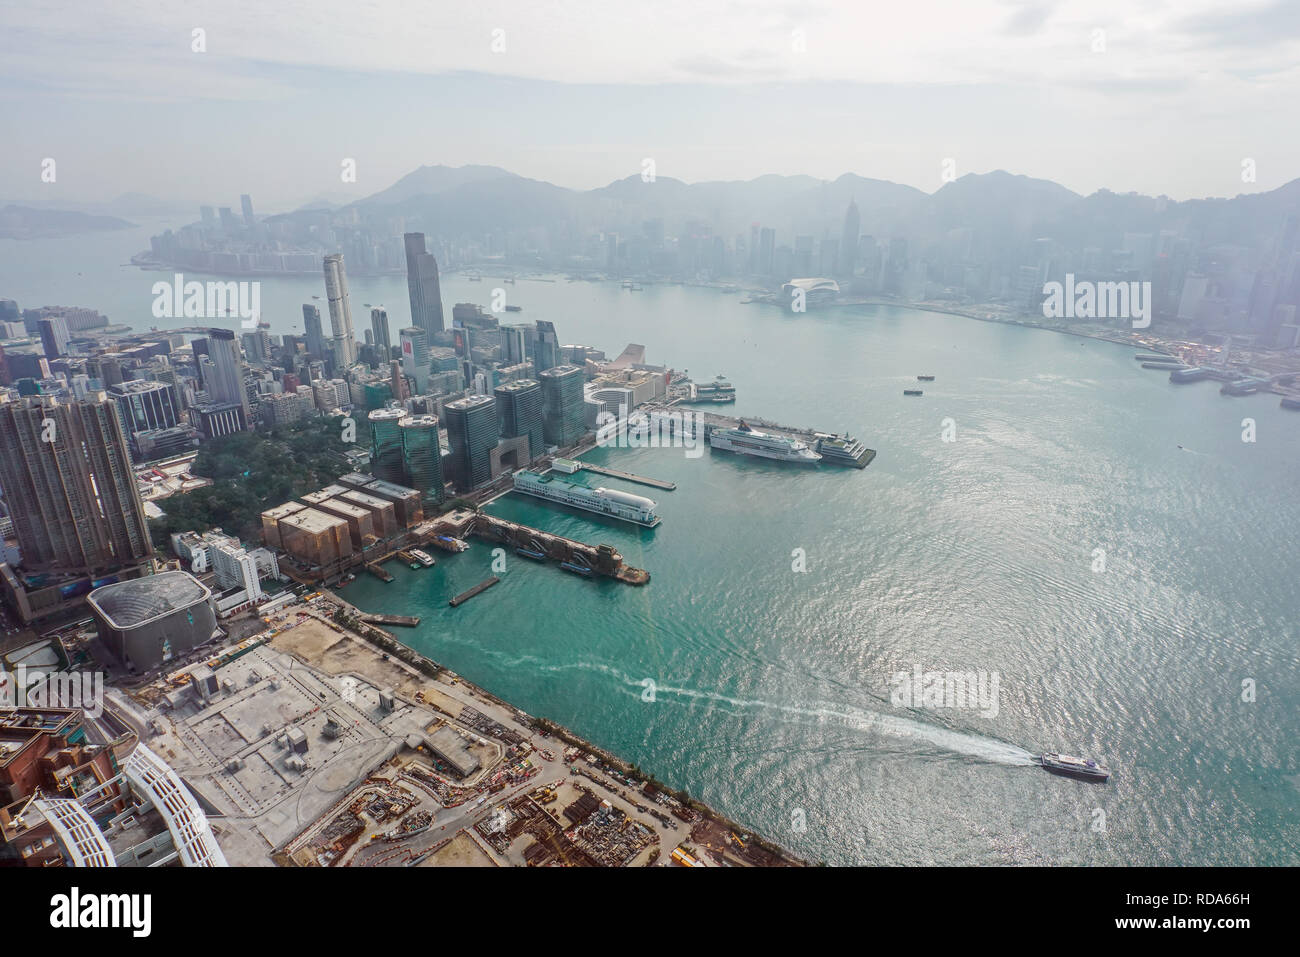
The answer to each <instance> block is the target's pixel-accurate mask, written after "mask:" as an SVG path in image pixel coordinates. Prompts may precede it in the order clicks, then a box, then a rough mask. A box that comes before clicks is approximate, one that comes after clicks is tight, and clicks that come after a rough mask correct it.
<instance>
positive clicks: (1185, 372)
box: [1169, 367, 1211, 383]
mask: <svg viewBox="0 0 1300 957" xmlns="http://www.w3.org/2000/svg"><path fill="white" fill-rule="evenodd" d="M1210 374H1211V370H1210V369H1202V368H1199V367H1198V368H1190V369H1174V370H1172V371H1171V372H1170V373H1169V381H1170V382H1177V383H1184V382H1200V381H1201V380H1202V379H1208V378H1210Z"/></svg>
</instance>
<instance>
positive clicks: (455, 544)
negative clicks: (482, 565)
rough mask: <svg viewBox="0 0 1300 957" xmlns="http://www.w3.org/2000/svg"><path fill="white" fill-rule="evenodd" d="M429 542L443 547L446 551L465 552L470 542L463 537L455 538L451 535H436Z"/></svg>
mask: <svg viewBox="0 0 1300 957" xmlns="http://www.w3.org/2000/svg"><path fill="white" fill-rule="evenodd" d="M429 544H430V545H432V546H434V547H435V548H441V549H442V550H443V551H444V552H463V551H468V550H469V542H467V541H465V540H464V539H463V538H453V537H452V536H450V535H435V536H433V538H431V539H430V540H429Z"/></svg>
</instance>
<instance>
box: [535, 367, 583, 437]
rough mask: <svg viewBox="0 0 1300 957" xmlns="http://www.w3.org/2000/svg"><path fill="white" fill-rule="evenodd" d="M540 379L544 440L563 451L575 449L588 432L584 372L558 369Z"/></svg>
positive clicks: (541, 374) (566, 368)
mask: <svg viewBox="0 0 1300 957" xmlns="http://www.w3.org/2000/svg"><path fill="white" fill-rule="evenodd" d="M537 379H538V381H539V382H541V384H542V434H543V437H544V438H545V439H546V441H547V443H549V444H551V445H558V446H560V447H561V448H566V447H568V446H570V445H576V444H577V442H578V440H579V439H581V438H582V436H583V434H584V433H585V432H586V431H587V423H586V414H585V412H586V410H585V408H584V406H583V401H582V387H583V383H584V382H585V378H584V376H583V374H582V370H581V369H579V368H578V367H577V366H570V365H563V366H556V367H555V368H553V369H547V370H546V371H545V372H542V373H539V374H538V376H537Z"/></svg>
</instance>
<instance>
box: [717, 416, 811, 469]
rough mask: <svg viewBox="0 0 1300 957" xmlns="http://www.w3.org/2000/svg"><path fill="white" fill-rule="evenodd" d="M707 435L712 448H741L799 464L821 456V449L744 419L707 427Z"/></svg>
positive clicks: (757, 454) (748, 451) (740, 449)
mask: <svg viewBox="0 0 1300 957" xmlns="http://www.w3.org/2000/svg"><path fill="white" fill-rule="evenodd" d="M705 437H706V440H707V441H708V443H709V447H710V448H714V449H721V450H722V451H724V452H739V453H740V454H741V455H754V456H757V457H758V458H763V459H775V460H776V461H778V462H794V463H797V464H799V465H816V464H817V463H818V462H820V461H821V460H822V457H821V455H820V454H819V453H817V452H814V451H813V450H812V449H810V448H808V446H807V445H805V444H804V443H803V442H800V441H799V440H798V439H792V438H787V437H786V436H784V435H773V434H771V433H768V432H759V431H758V430H756V429H751V428H750V427H749V426H747V425H746V424H745V422H744V420H743V419H742V420H741V422H740V425H738V426H737V427H736V428H734V429H718V428H712V429H706V432H705Z"/></svg>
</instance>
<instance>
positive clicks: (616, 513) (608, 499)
mask: <svg viewBox="0 0 1300 957" xmlns="http://www.w3.org/2000/svg"><path fill="white" fill-rule="evenodd" d="M514 483H515V491H516V492H523V493H524V494H525V495H533V496H536V497H537V498H544V499H547V500H549V501H552V502H559V503H560V504H561V505H570V506H572V507H573V508H580V509H582V510H583V511H587V512H595V513H597V514H599V515H607V516H609V517H610V518H617V519H621V520H622V521H624V522H632V523H633V524H634V525H643V526H645V527H646V528H654V527H655V526H656V525H658V524H659V516H658V515H656V514H655V503H654V502H652V501H651V500H650V499H648V498H646V497H645V496H642V495H633V494H632V493H631V492H620V491H619V490H618V489H612V488H591V487H589V486H586V485H575V484H574V483H572V482H566V481H564V480H563V479H561V478H557V477H556V476H554V475H549V474H548V475H538V474H537V473H536V472H528V471H521V472H516V473H515V479H514Z"/></svg>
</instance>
